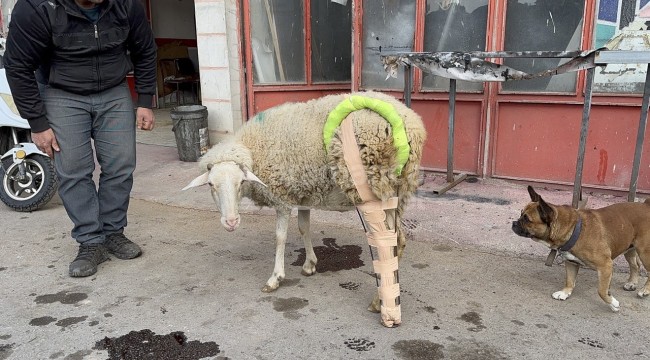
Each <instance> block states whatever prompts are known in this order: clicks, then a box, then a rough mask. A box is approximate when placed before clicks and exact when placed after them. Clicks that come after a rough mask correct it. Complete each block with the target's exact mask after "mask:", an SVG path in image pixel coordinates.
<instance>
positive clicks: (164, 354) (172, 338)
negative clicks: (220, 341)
mask: <svg viewBox="0 0 650 360" xmlns="http://www.w3.org/2000/svg"><path fill="white" fill-rule="evenodd" d="M94 349H95V350H108V356H109V357H108V360H118V359H119V360H139V359H157V360H172V359H185V360H198V359H203V358H206V357H209V356H216V355H217V354H218V353H219V352H220V350H219V345H217V343H215V342H214V341H209V342H204V343H202V342H199V341H196V340H194V341H187V337H186V336H185V334H184V333H183V332H181V331H176V332H172V333H169V334H167V335H156V334H155V333H154V332H152V331H151V330H148V329H145V330H140V331H131V332H130V333H128V334H126V335H123V336H121V337H118V338H109V337H106V338H104V339H102V340H100V341H98V342H97V343H96V344H95V347H94Z"/></svg>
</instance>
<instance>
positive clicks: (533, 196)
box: [528, 185, 542, 202]
mask: <svg viewBox="0 0 650 360" xmlns="http://www.w3.org/2000/svg"><path fill="white" fill-rule="evenodd" d="M528 194H529V195H530V200H531V201H533V202H538V201H540V200H541V199H542V197H541V196H539V194H538V193H536V192H535V189H533V187H532V186H530V185H528Z"/></svg>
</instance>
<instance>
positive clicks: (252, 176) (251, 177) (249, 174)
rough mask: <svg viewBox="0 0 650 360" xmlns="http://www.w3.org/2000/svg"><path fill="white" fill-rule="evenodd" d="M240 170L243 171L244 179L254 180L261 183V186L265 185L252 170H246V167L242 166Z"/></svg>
mask: <svg viewBox="0 0 650 360" xmlns="http://www.w3.org/2000/svg"><path fill="white" fill-rule="evenodd" d="M242 170H243V171H244V180H246V181H254V182H257V183H260V184H262V185H263V186H266V184H265V183H263V182H262V180H260V179H259V178H258V177H257V176H255V174H253V172H252V171H250V170H248V168H246V167H244V168H243V169H242Z"/></svg>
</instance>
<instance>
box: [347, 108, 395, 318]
mask: <svg viewBox="0 0 650 360" xmlns="http://www.w3.org/2000/svg"><path fill="white" fill-rule="evenodd" d="M341 140H342V145H343V158H344V160H345V163H346V166H347V168H348V171H349V172H350V175H351V177H352V181H353V182H354V185H355V187H356V188H357V191H358V192H359V196H360V197H361V200H362V201H363V203H361V204H358V205H357V209H358V210H359V214H361V220H362V222H363V225H364V228H365V229H366V236H367V237H368V244H369V245H370V251H371V255H372V257H373V261H372V265H373V268H374V270H375V276H376V277H377V286H378V293H379V299H380V300H381V323H382V325H384V326H386V327H393V326H397V325H399V324H400V323H401V322H402V319H401V317H402V315H401V310H400V303H399V296H400V290H399V277H398V259H397V232H396V217H395V211H396V209H397V204H398V198H397V197H392V198H390V199H388V200H386V201H382V200H380V199H378V198H377V197H376V196H375V194H374V193H373V192H372V190H371V189H370V185H369V184H368V178H367V176H366V173H365V169H364V168H363V164H362V163H361V155H360V154H359V147H358V145H357V141H356V138H355V136H354V127H353V124H352V120H350V119H345V120H343V123H342V124H341ZM373 253H374V254H373Z"/></svg>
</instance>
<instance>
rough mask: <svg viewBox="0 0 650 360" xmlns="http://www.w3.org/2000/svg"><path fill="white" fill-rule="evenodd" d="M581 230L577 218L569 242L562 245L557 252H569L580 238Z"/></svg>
mask: <svg viewBox="0 0 650 360" xmlns="http://www.w3.org/2000/svg"><path fill="white" fill-rule="evenodd" d="M581 230H582V219H581V218H580V217H578V222H577V223H576V226H575V227H574V228H573V234H571V238H569V241H567V242H566V243H565V244H564V245H562V246H561V247H560V248H559V249H558V250H560V251H569V250H571V248H572V247H573V246H574V245H575V244H576V242H577V241H578V238H579V237H580V231H581Z"/></svg>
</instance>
